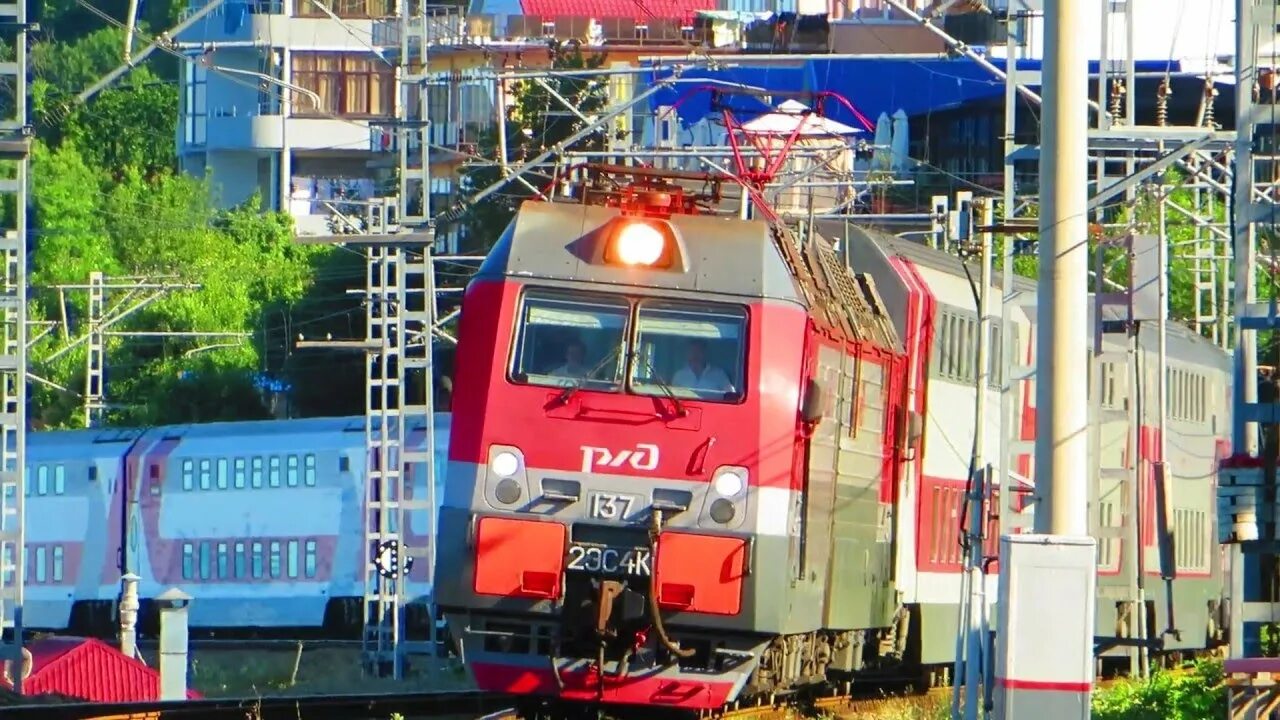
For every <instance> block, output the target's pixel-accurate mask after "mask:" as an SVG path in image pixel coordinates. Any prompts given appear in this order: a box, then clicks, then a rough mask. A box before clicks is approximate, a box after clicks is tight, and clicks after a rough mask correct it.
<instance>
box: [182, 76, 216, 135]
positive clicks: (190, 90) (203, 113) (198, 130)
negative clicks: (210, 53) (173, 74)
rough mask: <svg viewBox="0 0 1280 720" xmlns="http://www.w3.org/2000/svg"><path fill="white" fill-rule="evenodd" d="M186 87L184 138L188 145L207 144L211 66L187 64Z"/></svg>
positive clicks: (184, 98)
mask: <svg viewBox="0 0 1280 720" xmlns="http://www.w3.org/2000/svg"><path fill="white" fill-rule="evenodd" d="M187 68H188V69H187V71H186V82H185V84H186V87H185V88H184V89H183V94H184V97H183V103H182V104H183V108H182V110H183V123H182V124H183V128H182V129H183V133H182V134H183V140H185V141H186V144H187V145H196V146H200V145H204V144H205V123H206V122H207V120H208V108H207V107H206V106H205V88H206V85H207V83H208V79H209V68H207V67H205V66H203V65H200V64H199V63H192V64H190V65H188V66H187Z"/></svg>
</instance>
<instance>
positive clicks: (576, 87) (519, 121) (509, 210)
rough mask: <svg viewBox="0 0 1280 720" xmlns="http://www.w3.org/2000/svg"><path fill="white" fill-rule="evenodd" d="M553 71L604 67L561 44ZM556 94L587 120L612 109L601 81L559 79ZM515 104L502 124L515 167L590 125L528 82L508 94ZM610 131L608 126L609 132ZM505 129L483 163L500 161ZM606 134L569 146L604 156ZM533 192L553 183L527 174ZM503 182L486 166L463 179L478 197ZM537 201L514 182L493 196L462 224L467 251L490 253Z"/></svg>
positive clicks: (493, 137)
mask: <svg viewBox="0 0 1280 720" xmlns="http://www.w3.org/2000/svg"><path fill="white" fill-rule="evenodd" d="M551 52H552V53H553V59H552V63H551V67H552V69H555V70H580V69H596V68H599V67H600V66H601V65H602V64H603V63H604V55H601V54H593V55H584V54H583V52H582V49H581V47H580V46H578V45H577V44H572V45H566V44H558V45H555V46H553V47H552V48H551ZM547 83H548V84H549V85H550V86H551V87H552V88H554V89H555V91H556V92H557V93H558V94H559V95H561V96H562V97H564V98H565V99H567V100H569V101H570V102H572V103H573V104H574V106H575V107H576V108H577V109H578V110H579V111H580V112H581V113H582V114H583V115H584V116H586V117H588V118H590V117H592V115H594V114H597V113H599V112H600V111H601V110H602V109H604V108H605V106H606V105H607V104H608V93H607V88H606V87H605V84H604V83H603V82H601V81H600V79H599V78H593V77H590V76H587V77H564V76H561V77H555V78H551V79H549V80H547ZM508 92H509V94H510V96H511V97H512V98H513V99H514V103H513V106H512V107H511V108H510V109H509V110H508V112H507V122H506V123H505V124H504V126H505V130H506V140H507V159H508V161H509V162H510V163H511V164H512V165H518V164H519V163H522V162H525V161H528V160H532V159H533V158H535V157H537V156H538V155H539V154H541V153H542V152H543V151H544V150H547V149H549V148H552V147H554V146H556V145H557V144H559V143H561V142H563V141H564V140H566V139H568V138H569V137H570V136H572V135H573V134H574V133H577V132H578V131H580V130H581V129H582V128H583V127H585V125H586V123H584V122H583V120H582V119H581V118H579V117H578V116H577V115H575V114H574V113H572V112H571V111H570V110H569V109H568V108H566V107H565V106H564V104H563V103H561V102H560V101H559V100H557V99H555V97H553V96H552V94H551V93H549V92H547V89H546V88H545V87H543V86H542V85H539V84H538V83H536V82H534V81H532V80H529V81H523V82H522V83H521V84H520V85H519V86H517V87H513V88H510V89H509V91H508ZM606 127H607V126H606ZM502 131H503V128H494V129H493V130H492V131H490V133H489V134H488V136H487V137H485V138H484V139H483V140H482V141H481V143H480V146H481V148H482V149H481V151H480V154H481V155H483V156H484V157H496V156H497V155H498V133H499V132H502ZM606 132H607V130H606V129H605V128H601V129H600V130H599V131H598V132H596V133H594V134H592V135H589V136H587V137H586V138H585V139H583V140H581V141H579V142H577V143H574V144H573V145H571V146H569V148H568V149H569V150H602V149H604V147H605V145H606V139H607V138H606V135H605V133H606ZM522 177H523V178H524V179H525V180H527V181H528V182H529V184H531V185H533V186H534V187H538V188H541V187H544V186H546V185H547V184H548V183H549V182H550V180H551V177H550V176H549V175H546V174H545V173H532V172H530V173H525V174H524V175H523V176H522ZM501 178H502V170H501V168H500V167H498V166H497V165H493V164H485V165H481V166H478V167H476V168H475V169H473V170H471V171H470V172H468V173H466V174H465V175H464V176H463V179H462V183H461V185H462V188H463V194H464V196H465V195H467V194H474V193H476V192H479V191H481V190H483V189H484V188H487V187H489V186H490V185H491V184H493V183H495V182H498V181H499V180H500V179H501ZM532 197H535V195H534V193H533V192H532V191H531V190H530V189H529V188H528V187H527V186H525V185H524V184H523V183H522V182H520V181H519V180H516V179H515V178H512V179H511V180H509V181H508V182H507V183H506V185H504V186H503V187H502V189H501V190H499V191H498V192H496V193H494V194H493V195H490V196H489V197H488V198H487V199H486V200H485V201H484V202H481V203H479V204H476V205H474V206H472V207H470V208H469V209H468V211H467V212H466V214H465V215H464V216H463V217H462V219H461V221H460V222H461V223H462V224H463V226H464V227H466V228H467V230H468V236H467V238H468V241H467V247H466V249H467V251H476V250H483V249H486V248H489V247H491V246H492V245H493V243H494V242H496V241H497V239H498V237H499V236H500V235H501V234H502V231H503V230H505V229H506V227H507V225H508V224H509V223H510V222H511V219H512V218H513V217H514V216H515V212H516V210H517V209H518V208H519V207H520V203H522V202H524V201H525V200H528V199H530V198H532Z"/></svg>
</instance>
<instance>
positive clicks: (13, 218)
mask: <svg viewBox="0 0 1280 720" xmlns="http://www.w3.org/2000/svg"><path fill="white" fill-rule="evenodd" d="M0 16H3V17H4V18H12V21H11V23H6V24H7V25H8V27H9V28H10V29H14V30H15V31H16V32H15V33H14V38H13V48H14V51H15V57H14V61H13V62H12V63H0V78H3V79H4V80H11V82H12V86H11V87H12V91H11V94H9V93H6V95H7V97H8V98H9V102H11V103H12V105H11V107H12V109H13V115H12V116H10V117H6V118H3V119H0V160H4V161H6V162H4V165H6V166H8V168H12V170H9V169H8V168H6V169H5V171H4V173H3V175H0V177H2V178H3V179H0V194H4V195H12V196H13V197H14V200H15V202H14V205H13V208H14V209H13V213H12V215H10V214H9V213H5V215H6V218H5V229H4V232H3V233H2V234H0V253H3V257H4V278H3V281H2V287H0V313H3V325H4V332H3V336H2V339H0V345H3V347H2V348H0V634H2V635H3V637H2V638H0V650H2V651H3V652H0V660H3V661H7V662H8V663H10V667H12V668H15V671H14V672H12V673H11V676H12V683H13V689H14V691H15V692H19V693H21V692H22V679H23V678H22V675H23V673H22V672H21V670H19V669H20V668H22V666H23V663H22V603H23V583H24V582H25V580H26V577H25V575H26V561H25V553H24V546H25V538H26V536H25V521H26V514H25V508H24V507H23V500H24V497H25V496H26V487H25V480H26V460H27V458H26V408H27V383H26V375H27V343H26V337H27V332H26V326H27V173H28V170H29V165H30V161H29V154H30V147H31V145H30V133H31V129H30V127H29V126H28V124H27V60H28V58H27V32H28V30H29V28H28V26H27V4H26V3H25V2H16V3H5V4H0ZM6 40H7V38H6ZM6 85H7V83H6Z"/></svg>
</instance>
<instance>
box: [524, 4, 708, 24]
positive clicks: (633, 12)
mask: <svg viewBox="0 0 1280 720" xmlns="http://www.w3.org/2000/svg"><path fill="white" fill-rule="evenodd" d="M520 6H521V7H522V8H523V9H524V14H525V15H538V16H540V17H544V18H554V17H591V18H596V19H601V18H633V19H635V20H637V21H643V20H649V19H652V18H660V19H668V20H681V21H684V22H690V21H692V20H693V17H694V16H695V15H696V14H697V13H698V11H699V10H715V9H716V4H715V0H520Z"/></svg>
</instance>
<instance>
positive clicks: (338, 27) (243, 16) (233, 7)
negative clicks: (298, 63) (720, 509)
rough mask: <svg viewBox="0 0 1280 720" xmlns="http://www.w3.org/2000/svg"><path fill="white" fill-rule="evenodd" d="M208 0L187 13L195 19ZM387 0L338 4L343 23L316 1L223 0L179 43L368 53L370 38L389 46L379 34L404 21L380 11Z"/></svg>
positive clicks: (378, 43)
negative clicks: (334, 19)
mask: <svg viewBox="0 0 1280 720" xmlns="http://www.w3.org/2000/svg"><path fill="white" fill-rule="evenodd" d="M206 2H207V0H195V2H193V3H192V5H191V6H189V7H188V8H187V10H186V11H185V12H184V16H186V17H190V15H191V14H192V13H194V12H196V11H197V10H198V9H199V8H201V7H203V6H204V5H205V4H206ZM330 4H331V3H329V2H326V3H325V5H326V6H329V5H330ZM385 4H386V3H385V2H384V1H383V0H361V3H360V7H354V6H352V7H348V5H351V3H347V4H345V5H344V4H338V5H336V7H335V12H339V11H340V12H339V15H338V16H339V17H340V18H342V22H341V23H337V22H334V21H333V19H332V18H331V17H330V16H329V15H328V14H327V13H325V12H324V11H323V10H322V9H320V7H319V6H318V5H316V4H315V3H314V2H312V0H223V2H222V3H221V4H220V5H219V6H218V7H216V8H214V9H213V10H212V11H210V12H209V14H207V15H205V16H204V18H202V19H201V20H200V21H198V22H196V23H195V24H194V25H192V26H191V27H189V28H187V29H186V30H185V31H184V32H182V33H180V34H179V35H178V37H177V41H178V42H179V43H183V44H186V43H190V44H195V45H204V44H213V45H216V44H235V45H243V46H257V47H264V48H265V47H289V48H295V49H306V48H324V49H326V50H335V51H337V50H355V51H367V50H368V49H369V48H368V44H367V43H368V42H369V38H373V43H374V45H380V44H384V43H380V42H379V38H386V37H388V35H389V33H388V31H387V26H398V24H399V20H397V19H395V18H388V17H387V16H385V15H382V14H380V13H383V12H384V10H383V8H384V6H385ZM368 13H379V14H368ZM397 34H398V33H397Z"/></svg>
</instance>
